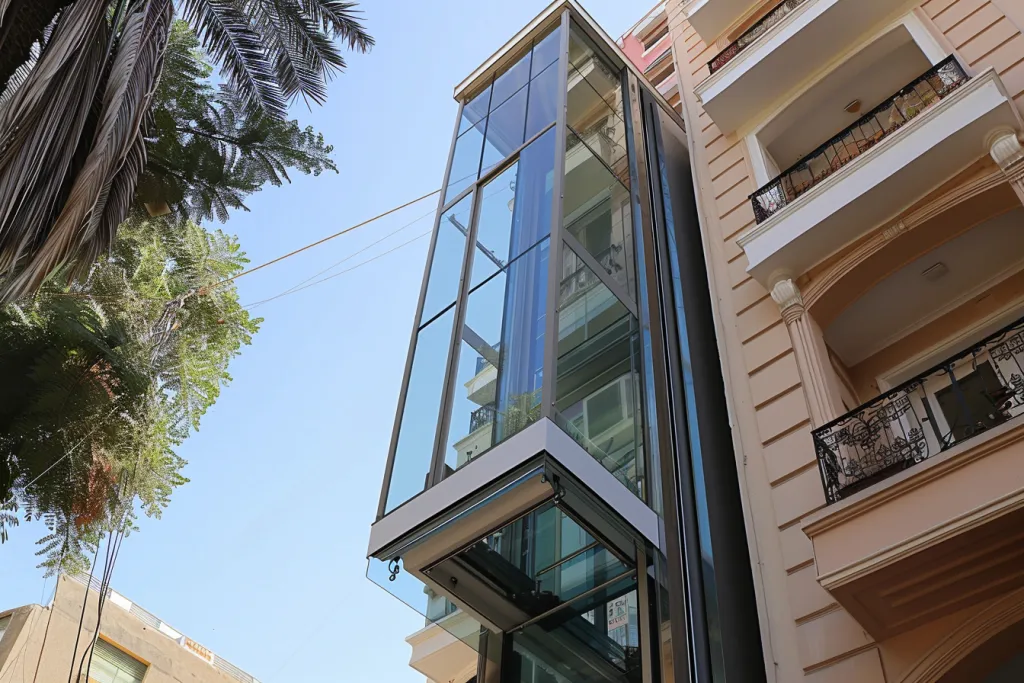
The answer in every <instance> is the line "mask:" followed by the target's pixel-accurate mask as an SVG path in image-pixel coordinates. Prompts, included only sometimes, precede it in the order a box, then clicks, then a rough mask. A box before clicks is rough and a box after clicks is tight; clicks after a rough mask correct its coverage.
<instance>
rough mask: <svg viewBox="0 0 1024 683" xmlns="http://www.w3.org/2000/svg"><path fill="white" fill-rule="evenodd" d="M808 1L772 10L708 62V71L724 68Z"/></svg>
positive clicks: (787, 0) (789, 0)
mask: <svg viewBox="0 0 1024 683" xmlns="http://www.w3.org/2000/svg"><path fill="white" fill-rule="evenodd" d="M806 1H807V0H782V2H780V3H779V4H778V5H776V6H775V7H774V8H772V11H770V12H768V14H766V15H764V16H763V17H761V18H760V19H758V20H757V22H756V23H755V24H754V25H753V26H751V27H750V28H748V29H747V30H746V31H744V32H743V34H742V35H740V37H739V38H737V39H736V40H734V41H732V42H731V43H729V46H728V47H727V48H725V49H724V50H722V51H721V52H719V53H718V54H717V55H715V56H714V57H713V58H712V59H711V61H710V62H708V71H709V72H710V73H715V72H716V71H718V70H719V69H721V68H722V67H723V66H725V65H726V64H728V63H729V62H731V61H732V60H733V59H734V58H735V57H736V55H738V54H739V53H741V52H743V51H744V50H746V49H747V48H748V47H749V46H750V45H751V44H752V43H754V42H755V41H757V40H758V39H759V38H760V37H761V36H763V35H764V34H765V33H767V32H768V31H770V30H772V29H773V28H775V26H776V25H778V23H779V22H780V21H782V20H783V19H784V18H785V17H787V16H789V15H790V14H791V13H792V12H793V10H795V9H796V8H797V7H799V6H800V5H802V4H804V3H805V2H806Z"/></svg>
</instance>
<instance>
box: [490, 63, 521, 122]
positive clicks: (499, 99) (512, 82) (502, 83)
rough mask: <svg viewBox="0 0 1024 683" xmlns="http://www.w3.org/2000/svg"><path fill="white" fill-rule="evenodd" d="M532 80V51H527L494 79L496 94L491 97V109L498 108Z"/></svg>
mask: <svg viewBox="0 0 1024 683" xmlns="http://www.w3.org/2000/svg"><path fill="white" fill-rule="evenodd" d="M528 80H530V53H529V52H527V53H526V54H525V55H523V56H522V57H521V58H520V59H519V61H517V62H516V63H515V64H513V65H512V66H510V67H509V68H508V70H507V71H505V72H504V73H501V74H499V75H498V77H497V78H495V79H494V96H493V97H492V98H491V111H494V110H496V109H497V108H498V107H499V106H500V105H501V104H502V103H503V102H504V101H505V100H507V99H508V98H509V97H511V96H512V93H514V92H517V91H518V90H519V89H520V88H522V87H523V86H524V85H526V82H527V81H528Z"/></svg>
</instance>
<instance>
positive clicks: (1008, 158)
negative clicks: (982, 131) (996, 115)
mask: <svg viewBox="0 0 1024 683" xmlns="http://www.w3.org/2000/svg"><path fill="white" fill-rule="evenodd" d="M985 146H986V147H988V153H989V155H990V156H991V157H992V159H993V160H994V161H995V162H996V163H997V164H999V168H1001V169H1003V170H1004V171H1007V172H1009V171H1010V169H1011V168H1014V167H1016V166H1017V165H1018V164H1020V162H1022V161H1024V146H1022V145H1021V144H1020V138H1018V136H1017V131H1015V130H1014V129H1012V128H999V129H997V130H994V131H992V132H991V133H989V135H988V137H987V138H986V139H985Z"/></svg>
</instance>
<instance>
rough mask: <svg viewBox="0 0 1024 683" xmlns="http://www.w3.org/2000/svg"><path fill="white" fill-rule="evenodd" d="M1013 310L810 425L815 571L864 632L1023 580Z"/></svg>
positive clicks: (888, 631) (928, 615) (1021, 403)
mask: <svg viewBox="0 0 1024 683" xmlns="http://www.w3.org/2000/svg"><path fill="white" fill-rule="evenodd" d="M1022 414H1024V319H1018V320H1017V321H1016V322H1014V323H1013V324H1011V325H1009V326H1007V327H1004V328H1003V329H1001V330H999V331H998V332H996V333H995V334H992V335H990V336H988V337H986V338H985V339H983V340H981V341H980V342H978V343H977V344H975V345H973V346H971V347H970V348H967V349H965V350H963V351H961V352H960V353H958V354H956V355H954V356H953V357H951V358H949V359H947V360H945V361H943V362H942V363H940V364H938V365H936V366H935V367H933V368H931V369H930V370H928V371H926V372H923V373H921V374H919V375H917V376H915V377H913V378H912V379H910V380H909V381H907V382H905V383H903V384H901V385H900V386H898V387H896V388H894V389H892V390H891V391H888V392H886V393H884V394H882V395H881V396H879V397H878V398H876V399H874V400H872V401H870V402H868V403H866V404H864V405H862V406H860V407H858V408H856V409H855V410H853V411H851V412H850V413H848V414H846V415H844V416H842V417H840V418H839V419H837V420H835V421H834V422H832V423H830V424H827V425H824V426H823V427H821V428H819V429H817V430H815V431H814V432H813V441H814V445H815V450H816V454H817V458H818V465H819V471H820V473H821V479H822V484H823V486H824V491H825V499H826V503H827V505H826V507H825V508H824V509H823V510H821V511H820V512H819V513H817V514H815V515H813V516H812V517H811V518H810V519H809V520H807V521H806V522H805V524H804V527H803V528H804V532H805V533H806V534H807V535H808V536H809V537H810V538H811V540H812V543H813V546H814V555H815V561H816V564H817V568H818V579H819V582H820V583H821V585H822V586H823V587H824V588H826V589H827V590H829V591H830V592H831V593H832V594H833V596H834V597H835V598H836V599H837V600H838V601H839V602H840V603H841V604H842V605H843V606H844V607H846V608H847V610H848V611H850V613H851V614H853V615H854V616H855V617H856V618H857V619H858V621H859V622H860V624H861V625H862V626H863V627H864V628H865V629H866V630H867V631H868V632H870V633H871V634H872V635H873V636H874V637H875V638H876V639H882V638H888V637H891V636H892V635H895V634H897V633H901V632H903V631H906V630H909V629H912V628H915V627H917V626H920V625H922V624H924V623H927V622H929V621H932V620H934V619H936V618H938V617H940V616H944V615H946V614H949V613H952V612H954V611H956V610H959V609H963V608H965V607H968V606H970V605H972V604H976V603H979V602H981V601H983V600H986V599H989V598H992V597H995V596H998V595H1000V594H1002V593H1003V592H1005V591H1009V590H1012V589H1013V588H1016V587H1018V586H1020V585H1021V584H1022V583H1024V575H1021V573H1020V571H1019V568H1020V566H1022V565H1021V562H1024V544H1022V543H1021V541H1022V540H1024V532H1022V531H1021V530H1022V529H1024V526H1022V522H1024V467H1022V466H1021V463H1022V462H1024V420H1021V419H1020V416H1021V415H1022Z"/></svg>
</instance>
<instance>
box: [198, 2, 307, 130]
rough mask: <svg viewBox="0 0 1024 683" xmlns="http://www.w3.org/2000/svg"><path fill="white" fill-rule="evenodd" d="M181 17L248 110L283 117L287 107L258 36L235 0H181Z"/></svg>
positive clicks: (272, 66)
mask: <svg viewBox="0 0 1024 683" xmlns="http://www.w3.org/2000/svg"><path fill="white" fill-rule="evenodd" d="M181 9H182V16H183V17H184V18H185V20H186V21H188V22H189V24H191V25H192V27H193V28H194V29H195V31H196V33H197V34H198V35H199V38H200V40H201V41H202V43H203V48H204V49H206V51H207V52H209V53H210V56H211V57H212V58H213V59H214V61H216V62H217V63H218V64H220V66H221V71H222V72H223V74H224V75H225V76H226V77H227V80H228V82H229V83H231V85H232V86H233V87H234V88H235V89H236V90H237V91H238V92H239V93H240V95H241V96H242V98H243V99H244V100H245V102H246V105H247V106H248V107H250V108H262V109H264V110H266V111H267V112H270V113H272V114H273V115H275V116H284V112H285V107H286V105H287V103H286V101H285V99H284V97H283V96H282V95H281V91H280V89H279V88H277V87H276V85H275V84H274V76H275V68H274V65H273V64H272V63H271V62H270V60H269V59H268V58H267V54H266V50H265V49H264V46H263V44H262V42H261V36H260V35H259V34H257V32H256V31H254V30H253V28H252V26H251V25H250V22H249V18H248V16H247V15H246V13H245V10H244V8H243V7H242V5H241V3H240V2H239V1H238V0H181Z"/></svg>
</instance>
